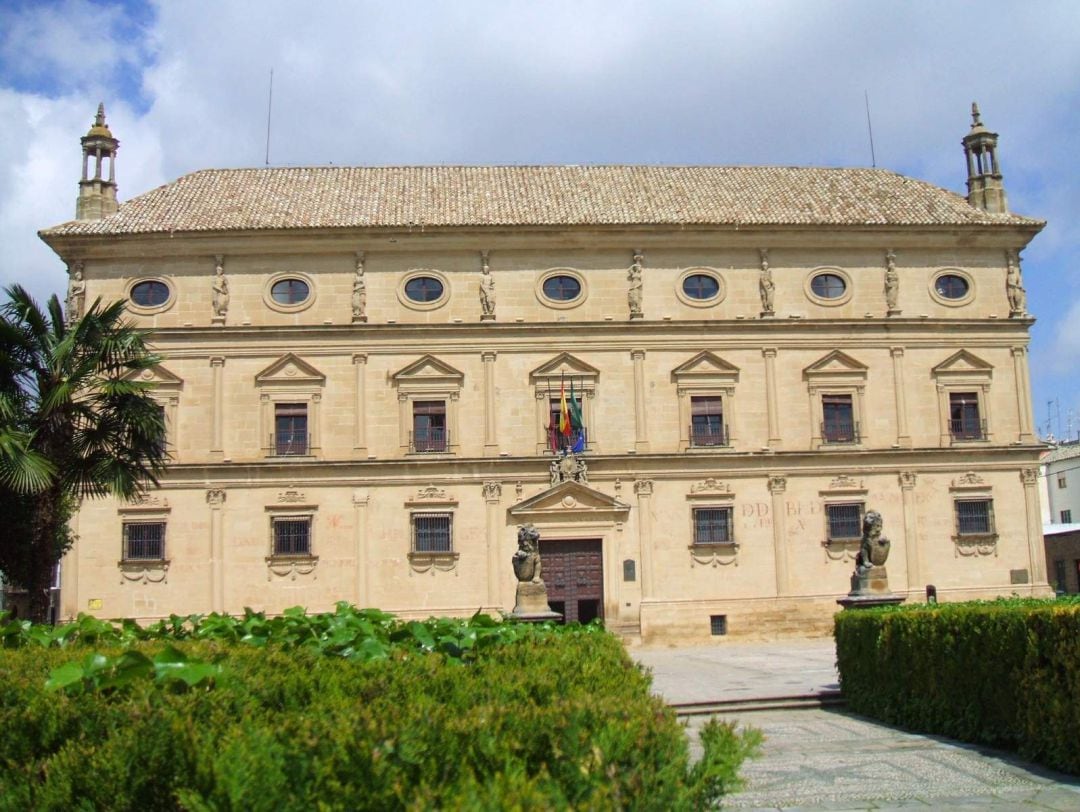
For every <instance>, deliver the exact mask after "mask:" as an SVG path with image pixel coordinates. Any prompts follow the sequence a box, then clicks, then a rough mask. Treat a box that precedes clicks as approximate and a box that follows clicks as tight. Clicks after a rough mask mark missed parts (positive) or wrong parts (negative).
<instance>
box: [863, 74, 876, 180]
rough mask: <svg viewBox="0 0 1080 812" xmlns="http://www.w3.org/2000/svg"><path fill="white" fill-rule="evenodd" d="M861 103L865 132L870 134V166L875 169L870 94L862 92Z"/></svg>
mask: <svg viewBox="0 0 1080 812" xmlns="http://www.w3.org/2000/svg"><path fill="white" fill-rule="evenodd" d="M863 101H864V102H865V103H866V131H867V132H868V133H869V134H870V166H871V167H872V168H874V169H877V156H876V155H875V154H874V126H873V125H872V124H871V123H870V93H869V92H868V91H866V90H864V91H863Z"/></svg>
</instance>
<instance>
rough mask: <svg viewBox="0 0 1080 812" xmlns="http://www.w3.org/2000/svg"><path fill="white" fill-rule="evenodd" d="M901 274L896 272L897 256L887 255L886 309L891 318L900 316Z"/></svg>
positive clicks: (889, 253)
mask: <svg viewBox="0 0 1080 812" xmlns="http://www.w3.org/2000/svg"><path fill="white" fill-rule="evenodd" d="M899 301H900V274H898V273H897V272H896V254H894V253H893V252H892V251H887V252H886V253H885V307H886V308H887V310H888V312H887V315H889V316H899V315H900V312H901V311H900V307H899V304H898V303H899Z"/></svg>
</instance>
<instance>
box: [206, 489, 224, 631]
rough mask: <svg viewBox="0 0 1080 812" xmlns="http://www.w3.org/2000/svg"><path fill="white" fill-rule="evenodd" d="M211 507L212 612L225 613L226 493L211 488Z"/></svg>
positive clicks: (209, 496)
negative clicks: (223, 518)
mask: <svg viewBox="0 0 1080 812" xmlns="http://www.w3.org/2000/svg"><path fill="white" fill-rule="evenodd" d="M206 504H208V505H209V506H210V611H212V612H217V613H219V614H220V613H222V612H224V611H225V537H224V534H223V529H222V509H223V508H224V506H225V491H224V490H223V489H222V488H211V489H210V490H208V491H207V492H206Z"/></svg>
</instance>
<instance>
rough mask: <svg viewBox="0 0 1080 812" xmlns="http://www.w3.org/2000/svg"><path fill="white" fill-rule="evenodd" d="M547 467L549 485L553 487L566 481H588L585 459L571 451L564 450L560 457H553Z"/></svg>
mask: <svg viewBox="0 0 1080 812" xmlns="http://www.w3.org/2000/svg"><path fill="white" fill-rule="evenodd" d="M549 469H550V471H551V487H553V488H554V487H555V486H556V485H558V484H559V483H561V482H566V481H571V482H588V481H589V469H588V466H586V465H585V460H583V459H581V457H579V456H578V455H577V454H574V453H573V452H572V451H568V452H565V453H563V455H562V456H561V457H558V458H556V459H553V460H552V461H551V465H550V466H549Z"/></svg>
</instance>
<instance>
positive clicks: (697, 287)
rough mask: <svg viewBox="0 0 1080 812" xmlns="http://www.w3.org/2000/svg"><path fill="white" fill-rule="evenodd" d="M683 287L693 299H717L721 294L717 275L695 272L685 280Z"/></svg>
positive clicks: (684, 291)
mask: <svg viewBox="0 0 1080 812" xmlns="http://www.w3.org/2000/svg"><path fill="white" fill-rule="evenodd" d="M682 289H683V293H685V294H686V295H687V296H689V297H690V298H691V299H698V300H702V301H703V300H705V299H715V298H716V297H717V296H718V295H719V294H720V282H719V281H718V280H717V279H716V277H715V276H710V275H709V274H706V273H694V274H690V275H689V276H688V277H686V278H685V279H684V280H683V283H682Z"/></svg>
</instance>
